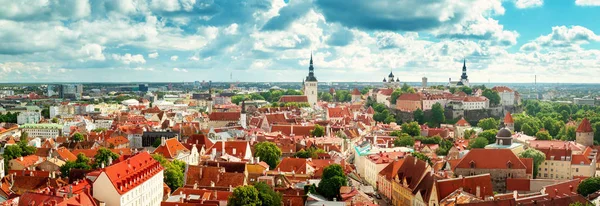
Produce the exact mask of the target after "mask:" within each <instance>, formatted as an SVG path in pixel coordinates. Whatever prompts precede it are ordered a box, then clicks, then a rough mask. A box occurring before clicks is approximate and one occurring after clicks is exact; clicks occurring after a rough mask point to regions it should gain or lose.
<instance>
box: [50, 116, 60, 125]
mask: <svg viewBox="0 0 600 206" xmlns="http://www.w3.org/2000/svg"><path fill="white" fill-rule="evenodd" d="M50 122H52V123H54V124H56V123H58V118H56V117H54V118H52V120H50Z"/></svg>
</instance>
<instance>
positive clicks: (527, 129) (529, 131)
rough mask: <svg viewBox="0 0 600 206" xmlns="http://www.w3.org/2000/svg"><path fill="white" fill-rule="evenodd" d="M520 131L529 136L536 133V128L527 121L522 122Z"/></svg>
mask: <svg viewBox="0 0 600 206" xmlns="http://www.w3.org/2000/svg"><path fill="white" fill-rule="evenodd" d="M521 131H523V133H525V134H526V135H529V136H533V135H535V133H537V131H536V129H535V128H534V127H532V125H530V124H529V123H525V124H523V126H521Z"/></svg>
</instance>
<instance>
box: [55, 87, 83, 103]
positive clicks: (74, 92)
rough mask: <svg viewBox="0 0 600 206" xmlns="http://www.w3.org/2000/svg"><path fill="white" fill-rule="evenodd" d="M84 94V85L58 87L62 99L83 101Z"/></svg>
mask: <svg viewBox="0 0 600 206" xmlns="http://www.w3.org/2000/svg"><path fill="white" fill-rule="evenodd" d="M82 94H83V85H81V84H61V85H58V97H59V98H61V99H72V100H78V99H81V96H82Z"/></svg>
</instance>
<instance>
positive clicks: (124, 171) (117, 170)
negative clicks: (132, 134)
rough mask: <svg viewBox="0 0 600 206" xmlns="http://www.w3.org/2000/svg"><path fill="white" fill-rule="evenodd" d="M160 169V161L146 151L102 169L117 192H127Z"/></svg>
mask: <svg viewBox="0 0 600 206" xmlns="http://www.w3.org/2000/svg"><path fill="white" fill-rule="evenodd" d="M162 170H163V167H162V166H161V165H160V163H158V162H157V161H156V160H154V159H153V158H152V157H151V156H150V154H148V153H147V152H140V153H138V154H136V155H134V156H131V157H130V158H128V159H126V160H124V161H121V162H118V163H116V164H112V165H110V166H108V167H106V168H104V169H102V171H103V172H104V173H106V175H107V176H108V179H109V180H110V181H111V183H112V184H113V186H114V187H115V189H116V190H117V192H118V193H119V194H125V193H127V192H128V191H129V190H131V189H133V188H135V187H137V186H138V185H140V184H142V183H143V182H145V181H146V180H148V179H150V178H152V177H153V176H154V175H156V174H157V173H159V172H160V171H162ZM134 179H135V180H136V181H133V180H134Z"/></svg>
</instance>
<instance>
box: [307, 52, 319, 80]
mask: <svg viewBox="0 0 600 206" xmlns="http://www.w3.org/2000/svg"><path fill="white" fill-rule="evenodd" d="M306 81H307V82H309V81H312V82H316V81H317V78H316V77H315V67H314V66H313V59H312V52H310V65H309V66H308V76H307V77H306Z"/></svg>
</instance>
